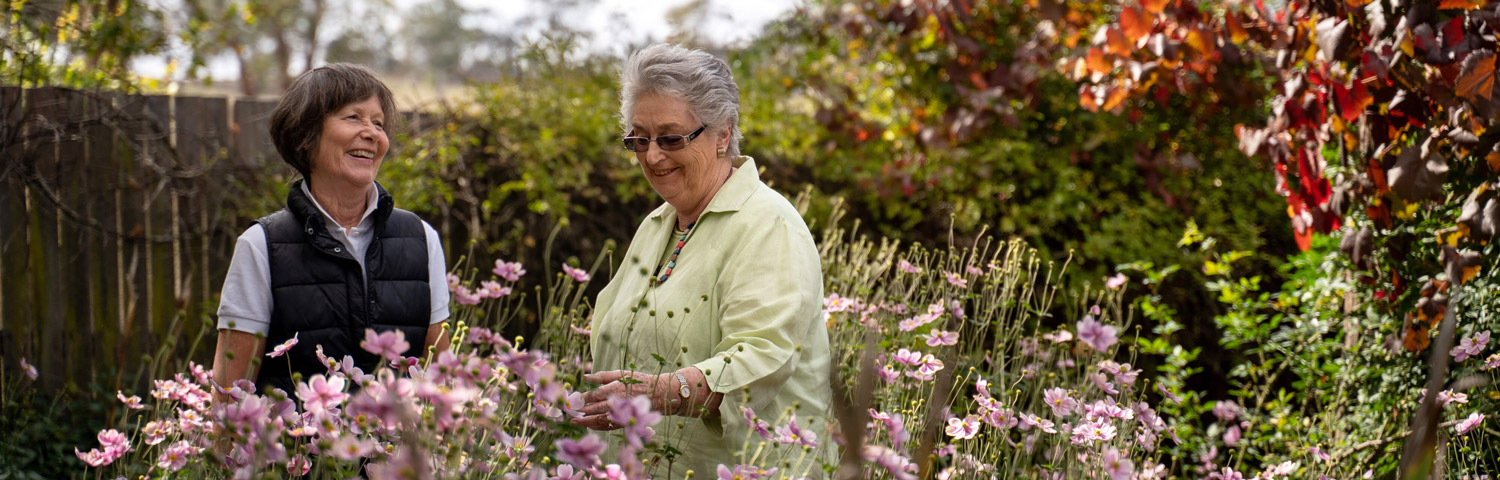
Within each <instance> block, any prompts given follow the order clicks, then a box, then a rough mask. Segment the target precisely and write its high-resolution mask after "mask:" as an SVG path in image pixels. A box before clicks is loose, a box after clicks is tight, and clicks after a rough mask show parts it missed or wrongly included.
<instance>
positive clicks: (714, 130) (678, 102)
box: [630, 93, 730, 218]
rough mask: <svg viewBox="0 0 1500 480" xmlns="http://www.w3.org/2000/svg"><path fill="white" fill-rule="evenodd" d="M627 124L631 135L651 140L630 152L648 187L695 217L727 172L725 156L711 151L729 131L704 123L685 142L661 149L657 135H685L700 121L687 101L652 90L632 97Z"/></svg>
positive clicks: (724, 140)
mask: <svg viewBox="0 0 1500 480" xmlns="http://www.w3.org/2000/svg"><path fill="white" fill-rule="evenodd" d="M630 125H631V129H633V130H634V133H633V134H632V135H636V136H642V137H650V138H651V139H652V142H651V144H650V146H649V147H648V148H647V149H646V151H644V152H639V153H636V154H635V158H636V160H638V161H639V162H640V164H641V171H642V172H643V173H645V175H646V179H647V180H649V181H650V182H651V188H652V189H655V190H656V194H657V195H661V197H662V199H665V200H666V201H667V203H671V204H672V206H673V207H676V208H677V209H678V210H679V211H682V212H685V213H688V214H690V215H689V216H690V217H692V218H696V215H697V213H699V212H701V211H702V210H703V208H704V207H706V206H707V205H708V202H709V200H711V199H712V198H713V194H714V193H715V192H718V190H719V186H721V185H723V184H724V180H725V179H727V178H728V177H729V171H730V161H729V159H727V158H719V156H718V155H717V154H716V152H715V149H717V148H719V147H723V146H727V145H728V144H729V133H728V130H727V129H725V128H723V127H722V126H709V127H708V128H707V129H705V130H704V131H703V133H702V134H700V135H699V136H698V138H696V139H694V140H693V141H692V143H689V144H688V145H687V147H685V148H683V149H681V150H673V151H665V150H662V149H661V146H660V145H657V144H656V141H655V139H656V137H658V136H661V135H687V134H690V133H693V131H694V130H697V129H698V127H699V126H701V125H702V124H701V123H699V122H698V120H697V118H696V117H695V116H693V113H692V111H691V110H690V109H689V108H688V104H687V102H684V101H682V99H679V98H676V97H672V96H668V95H660V94H652V93H648V94H645V95H642V96H641V97H640V98H637V99H636V102H635V111H634V115H633V116H632V118H631V119H630Z"/></svg>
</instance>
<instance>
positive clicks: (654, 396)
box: [572, 370, 680, 430]
mask: <svg viewBox="0 0 1500 480" xmlns="http://www.w3.org/2000/svg"><path fill="white" fill-rule="evenodd" d="M583 379H584V380H585V381H588V382H593V383H596V384H599V385H601V386H600V387H599V388H596V389H593V390H590V391H588V392H585V393H584V394H583V408H580V409H578V411H579V412H581V413H583V416H582V417H579V418H575V419H573V422H572V423H573V424H574V425H578V426H581V427H585V428H590V429H593V430H615V429H618V428H620V427H622V425H618V424H616V423H615V422H613V421H611V420H610V419H609V412H610V408H609V399H611V398H615V397H634V396H637V395H645V396H646V397H647V398H649V399H651V409H652V410H655V411H658V412H664V413H668V414H670V412H673V411H675V409H673V408H671V407H672V406H680V405H676V404H675V403H668V400H669V399H673V400H675V398H673V397H670V395H671V394H672V393H673V390H672V388H671V386H672V383H673V382H672V374H671V373H664V374H661V375H651V374H648V373H641V372H632V371H629V370H609V371H605V372H598V373H591V374H587V375H584V376H583ZM626 379H628V380H626Z"/></svg>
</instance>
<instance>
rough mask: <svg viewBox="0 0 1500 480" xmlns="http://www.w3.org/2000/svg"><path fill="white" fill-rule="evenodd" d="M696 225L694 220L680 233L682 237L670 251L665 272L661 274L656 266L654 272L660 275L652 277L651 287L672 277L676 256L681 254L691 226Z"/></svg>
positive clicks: (691, 231) (675, 265)
mask: <svg viewBox="0 0 1500 480" xmlns="http://www.w3.org/2000/svg"><path fill="white" fill-rule="evenodd" d="M697 224H698V221H697V220H694V221H693V222H692V223H689V224H688V226H687V229H686V230H683V231H682V236H681V237H679V238H678V239H677V247H675V248H673V249H672V258H669V259H667V265H666V267H667V271H665V272H662V271H661V268H662V267H661V266H657V267H656V271H657V272H659V273H661V277H653V278H652V279H651V284H652V286H656V285H661V284H663V283H666V281H667V277H670V276H672V269H673V268H676V267H677V255H678V254H681V253H682V246H683V245H686V244H687V239H688V234H690V233H693V225H697Z"/></svg>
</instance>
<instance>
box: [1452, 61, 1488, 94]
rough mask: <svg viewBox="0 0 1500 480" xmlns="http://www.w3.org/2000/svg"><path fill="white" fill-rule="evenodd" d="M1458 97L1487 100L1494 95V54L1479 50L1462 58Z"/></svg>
mask: <svg viewBox="0 0 1500 480" xmlns="http://www.w3.org/2000/svg"><path fill="white" fill-rule="evenodd" d="M1456 83H1457V87H1458V96H1460V97H1464V98H1468V99H1478V98H1483V99H1485V100H1489V99H1490V96H1491V95H1493V94H1494V93H1495V52H1491V51H1489V50H1480V51H1477V52H1474V53H1470V54H1469V56H1468V57H1465V58H1464V62H1463V65H1462V67H1461V68H1460V69H1459V74H1458V81H1457V82H1456Z"/></svg>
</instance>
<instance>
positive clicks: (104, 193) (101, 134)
mask: <svg viewBox="0 0 1500 480" xmlns="http://www.w3.org/2000/svg"><path fill="white" fill-rule="evenodd" d="M120 97H121V96H120V95H118V94H115V93H112V92H95V93H92V94H91V95H90V97H89V108H88V113H89V115H90V117H91V118H95V119H97V120H98V121H99V122H98V123H97V124H91V125H89V126H87V127H85V128H84V132H83V138H84V142H85V144H86V149H87V154H88V155H87V162H88V163H87V164H86V165H85V166H84V167H83V168H80V169H78V172H77V175H79V176H80V177H81V178H82V179H83V182H82V190H83V192H84V193H85V195H86V196H85V197H84V198H83V199H82V200H81V203H83V209H84V215H83V219H82V221H84V222H87V223H88V228H86V229H84V232H86V235H85V236H83V237H81V238H79V239H78V240H79V243H78V248H79V249H80V250H81V251H82V252H83V254H84V267H83V268H81V269H79V270H78V274H79V275H81V276H82V278H80V279H79V282H78V283H80V284H82V285H85V288H86V289H87V297H88V303H87V309H86V310H85V312H86V315H85V317H84V319H83V323H84V325H83V328H81V329H79V330H77V331H75V332H73V333H74V334H75V335H76V337H75V340H74V341H73V342H72V344H73V345H72V347H73V348H74V349H75V351H78V350H81V351H88V352H99V351H103V349H102V347H103V346H104V345H109V344H112V341H113V340H114V338H113V337H115V336H118V332H117V331H116V330H115V329H114V328H110V327H111V324H112V320H113V319H114V318H116V317H117V316H118V314H117V313H116V312H115V305H116V303H115V302H113V301H112V300H113V299H114V295H112V293H113V292H114V282H112V281H111V279H113V278H115V276H116V275H118V272H117V271H116V270H115V249H116V242H115V241H114V238H115V237H116V236H117V235H118V234H119V228H118V226H116V225H115V222H114V219H115V209H114V207H115V205H114V192H115V188H116V187H117V176H116V175H115V172H116V171H117V170H118V169H119V164H121V163H129V162H128V161H126V160H123V158H125V157H121V156H118V155H116V154H115V152H114V150H115V143H116V135H117V132H116V129H117V128H120V127H121V126H123V125H122V124H121V123H120V122H121V121H122V119H121V117H120V115H119V110H118V107H117V106H116V103H117V101H118V100H119V98H120ZM75 356H76V355H75ZM79 357H80V358H82V359H83V368H84V369H85V370H86V372H87V374H88V375H89V376H90V377H92V379H93V380H99V375H100V374H103V373H111V372H108V371H100V370H104V369H100V368H92V366H94V365H97V363H95V362H93V361H92V359H90V358H89V357H87V356H79ZM108 365H111V366H112V367H111V369H118V368H119V367H120V364H108ZM113 379H114V380H116V382H115V383H113V386H115V387H116V388H118V387H120V385H119V384H118V382H117V381H118V379H119V376H118V375H116V376H114V377H113Z"/></svg>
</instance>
